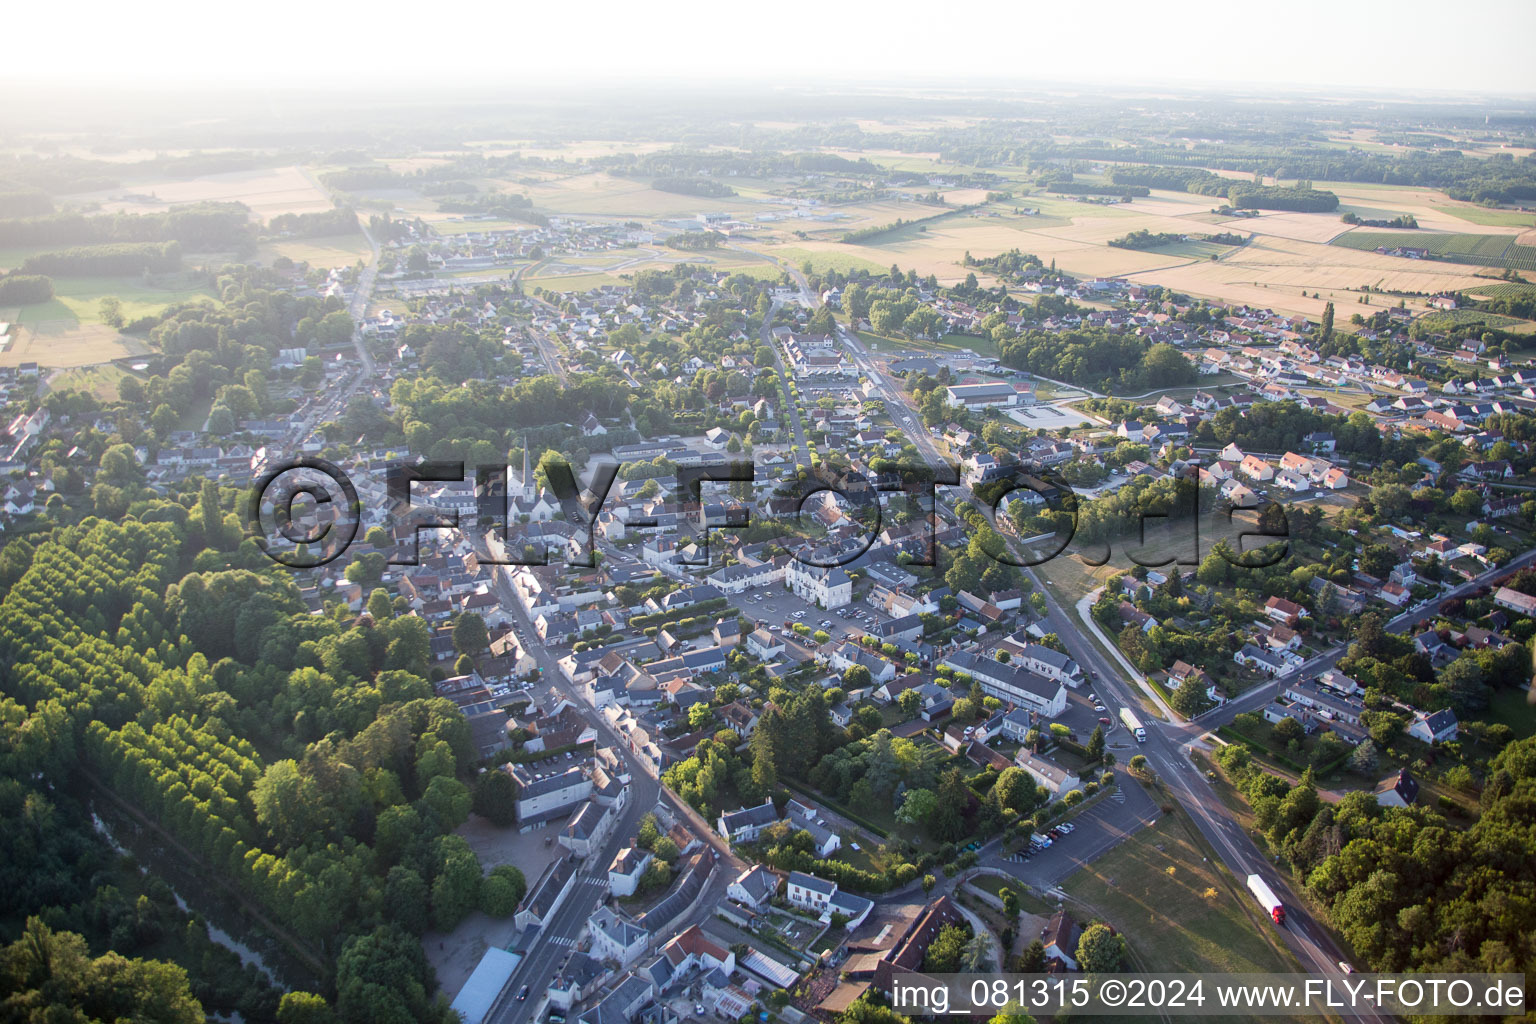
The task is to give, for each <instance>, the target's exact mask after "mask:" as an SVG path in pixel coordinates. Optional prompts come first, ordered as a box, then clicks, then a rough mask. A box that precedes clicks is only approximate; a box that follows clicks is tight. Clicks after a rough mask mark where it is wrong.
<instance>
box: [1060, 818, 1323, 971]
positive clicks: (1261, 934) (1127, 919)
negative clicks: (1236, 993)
mask: <svg viewBox="0 0 1536 1024" xmlns="http://www.w3.org/2000/svg"><path fill="white" fill-rule="evenodd" d="M1183 814H1184V812H1183V811H1175V812H1174V813H1172V814H1165V815H1163V816H1162V817H1160V818H1159V819H1158V820H1157V821H1156V822H1154V823H1153V824H1152V825H1149V826H1148V827H1147V828H1144V829H1142V830H1141V831H1140V832H1138V833H1137V834H1136V835H1135V836H1133V837H1131V838H1130V839H1128V840H1126V841H1125V842H1124V843H1121V844H1120V845H1119V846H1117V847H1116V848H1115V849H1113V850H1111V851H1110V852H1109V853H1107V854H1105V855H1104V856H1103V857H1100V858H1099V859H1098V860H1095V861H1094V862H1093V863H1091V864H1089V865H1087V866H1085V867H1083V868H1082V869H1081V870H1079V871H1078V872H1077V874H1075V875H1073V876H1072V877H1071V878H1069V879H1068V880H1067V881H1066V883H1065V884H1064V885H1063V886H1062V888H1063V889H1065V890H1066V891H1067V893H1068V894H1069V895H1070V896H1071V897H1072V898H1073V899H1074V900H1077V901H1078V902H1080V903H1081V904H1083V905H1084V907H1085V909H1087V910H1089V911H1091V912H1092V913H1093V914H1096V915H1102V916H1103V917H1104V918H1105V920H1107V921H1108V922H1109V923H1110V924H1111V925H1113V926H1114V927H1115V928H1116V929H1117V930H1118V931H1120V932H1121V933H1122V934H1123V935H1124V936H1125V938H1126V942H1127V943H1128V944H1129V946H1130V948H1131V950H1132V953H1133V954H1134V959H1135V961H1136V966H1135V969H1138V970H1145V971H1199V972H1207V971H1215V972H1228V973H1232V972H1252V973H1266V974H1267V973H1285V972H1288V971H1295V970H1296V969H1297V965H1296V962H1295V960H1294V959H1293V958H1292V957H1291V955H1290V954H1289V953H1287V952H1286V951H1285V947H1284V946H1283V945H1282V944H1281V943H1280V942H1279V941H1278V940H1277V939H1276V938H1275V937H1274V936H1272V935H1271V934H1270V931H1271V930H1272V929H1273V927H1274V926H1273V925H1272V924H1270V922H1269V920H1268V919H1267V918H1265V917H1264V916H1262V915H1261V914H1260V912H1259V909H1258V906H1257V905H1256V904H1253V901H1252V900H1251V899H1250V898H1249V896H1248V893H1247V890H1246V889H1244V887H1243V884H1244V883H1243V882H1242V880H1240V879H1235V878H1233V877H1232V876H1231V875H1228V874H1226V873H1225V872H1223V871H1219V870H1218V869H1217V868H1216V867H1215V866H1214V864H1213V862H1211V861H1209V860H1207V859H1206V858H1207V857H1209V856H1210V853H1209V850H1208V848H1207V847H1206V846H1205V845H1204V843H1203V842H1202V843H1197V842H1196V841H1195V839H1194V838H1193V832H1194V826H1193V825H1192V824H1189V823H1188V821H1187V819H1185V818H1184V817H1183ZM1212 890H1214V892H1213V891H1212Z"/></svg>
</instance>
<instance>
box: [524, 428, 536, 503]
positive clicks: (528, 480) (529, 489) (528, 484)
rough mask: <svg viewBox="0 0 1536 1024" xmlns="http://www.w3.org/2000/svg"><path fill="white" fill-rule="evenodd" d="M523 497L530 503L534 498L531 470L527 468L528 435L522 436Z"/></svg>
mask: <svg viewBox="0 0 1536 1024" xmlns="http://www.w3.org/2000/svg"><path fill="white" fill-rule="evenodd" d="M523 497H524V498H526V499H527V500H528V501H532V500H533V497H534V486H533V470H531V469H530V468H529V466H528V435H527V434H524V435H523Z"/></svg>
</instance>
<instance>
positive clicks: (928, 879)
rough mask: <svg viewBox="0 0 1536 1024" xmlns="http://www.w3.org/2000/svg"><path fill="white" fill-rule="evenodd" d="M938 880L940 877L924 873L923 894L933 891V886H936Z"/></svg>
mask: <svg viewBox="0 0 1536 1024" xmlns="http://www.w3.org/2000/svg"><path fill="white" fill-rule="evenodd" d="M937 882H938V879H937V878H934V877H933V876H932V875H924V876H923V895H924V896H927V895H928V894H929V893H931V892H933V887H934V885H935V884H937Z"/></svg>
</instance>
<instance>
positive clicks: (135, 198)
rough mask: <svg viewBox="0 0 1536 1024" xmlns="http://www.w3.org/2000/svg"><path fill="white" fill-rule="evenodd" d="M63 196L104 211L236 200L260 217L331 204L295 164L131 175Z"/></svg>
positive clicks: (141, 210)
mask: <svg viewBox="0 0 1536 1024" xmlns="http://www.w3.org/2000/svg"><path fill="white" fill-rule="evenodd" d="M151 197H153V198H151ZM64 198H65V199H66V200H69V201H72V202H82V203H84V202H98V203H100V204H101V208H102V210H103V211H105V212H108V213H158V212H162V211H164V210H166V209H168V208H170V207H171V206H174V205H179V204H183V203H201V202H209V201H219V202H239V203H244V204H245V205H247V206H249V207H250V208H251V213H252V214H253V215H254V216H256V217H257V218H259V219H261V220H263V221H266V220H270V219H271V218H272V217H275V216H277V215H278V214H280V213H321V212H324V211H325V210H329V209H331V202H330V200H329V199H328V198H326V195H325V193H324V192H322V191H320V189H318V188H316V187H315V186H314V184H313V183H312V182H311V181H310V180H309V178H308V177H307V176H305V174H304V172H303V171H302V170H300V169H299V168H297V167H273V168H266V169H262V170H257V171H230V172H228V173H226V174H210V175H207V176H206V177H202V178H191V179H174V178H160V179H156V180H150V181H133V182H127V183H125V184H123V185H121V186H119V187H118V188H112V189H104V190H102V191H100V192H83V193H80V194H77V195H72V196H65V197H64Z"/></svg>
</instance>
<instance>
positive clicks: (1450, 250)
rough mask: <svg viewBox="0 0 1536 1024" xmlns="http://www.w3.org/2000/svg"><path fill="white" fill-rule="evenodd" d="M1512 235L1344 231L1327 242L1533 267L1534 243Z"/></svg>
mask: <svg viewBox="0 0 1536 1024" xmlns="http://www.w3.org/2000/svg"><path fill="white" fill-rule="evenodd" d="M1514 239H1515V236H1514V235H1471V234H1458V233H1456V232H1439V231H1359V230H1355V231H1346V232H1345V233H1344V234H1342V235H1340V236H1338V237H1337V238H1335V239H1334V240H1333V241H1332V242H1331V243H1330V244H1332V245H1342V246H1344V247H1345V248H1348V249H1363V250H1365V251H1366V252H1375V251H1376V250H1377V249H1378V248H1382V247H1385V248H1389V249H1395V248H1404V249H1426V250H1428V251H1429V253H1430V254H1431V255H1432V256H1433V257H1434V258H1435V259H1437V260H1444V261H1445V262H1447V263H1463V264H1467V265H1469V266H1474V267H1511V268H1513V269H1515V270H1536V246H1529V245H1516V244H1515V242H1514Z"/></svg>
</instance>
